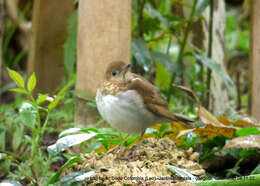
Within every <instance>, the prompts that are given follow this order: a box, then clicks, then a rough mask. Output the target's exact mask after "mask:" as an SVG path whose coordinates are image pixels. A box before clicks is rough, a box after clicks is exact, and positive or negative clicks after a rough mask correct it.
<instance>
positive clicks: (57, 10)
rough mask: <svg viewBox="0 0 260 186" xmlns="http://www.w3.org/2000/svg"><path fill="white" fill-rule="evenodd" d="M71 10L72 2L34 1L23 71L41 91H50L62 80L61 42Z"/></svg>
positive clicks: (67, 0) (70, 0)
mask: <svg viewBox="0 0 260 186" xmlns="http://www.w3.org/2000/svg"><path fill="white" fill-rule="evenodd" d="M73 9H74V0H37V1H34V7H33V21H32V24H33V26H32V38H31V43H30V50H29V61H28V68H27V71H28V74H31V73H32V72H35V73H36V78H37V89H38V90H40V91H41V92H45V93H46V92H48V93H49V92H53V91H54V90H55V89H56V88H57V86H58V85H59V84H60V83H61V80H62V78H63V74H64V67H63V43H64V41H65V38H66V34H67V27H68V19H69V17H70V15H71V13H72V11H73Z"/></svg>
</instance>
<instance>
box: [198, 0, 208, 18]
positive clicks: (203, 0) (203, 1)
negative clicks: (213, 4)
mask: <svg viewBox="0 0 260 186" xmlns="http://www.w3.org/2000/svg"><path fill="white" fill-rule="evenodd" d="M210 1H211V0H198V2H197V5H196V8H195V13H194V16H195V17H197V16H200V15H201V14H202V13H203V12H204V10H205V9H206V8H207V7H208V6H209V5H210Z"/></svg>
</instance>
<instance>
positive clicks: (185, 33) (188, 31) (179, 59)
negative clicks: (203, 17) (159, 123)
mask: <svg viewBox="0 0 260 186" xmlns="http://www.w3.org/2000/svg"><path fill="white" fill-rule="evenodd" d="M197 2H198V0H194V2H193V5H192V10H191V13H190V16H189V20H188V23H187V26H186V29H185V31H184V37H183V40H182V42H181V47H180V52H179V55H178V58H177V63H178V64H183V62H182V59H183V54H184V50H185V47H186V44H187V40H188V36H189V33H190V31H191V29H190V27H191V24H192V22H193V17H194V13H195V8H196V5H197ZM174 78H175V73H174V72H173V73H172V76H171V81H170V84H169V90H168V94H167V101H168V102H170V100H171V95H172V91H173V87H172V83H173V81H174Z"/></svg>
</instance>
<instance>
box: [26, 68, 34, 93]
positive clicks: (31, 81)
mask: <svg viewBox="0 0 260 186" xmlns="http://www.w3.org/2000/svg"><path fill="white" fill-rule="evenodd" d="M35 86H36V77H35V73H34V72H33V73H32V75H31V76H30V78H29V80H28V82H27V89H28V90H29V92H32V91H33V89H34V88H35Z"/></svg>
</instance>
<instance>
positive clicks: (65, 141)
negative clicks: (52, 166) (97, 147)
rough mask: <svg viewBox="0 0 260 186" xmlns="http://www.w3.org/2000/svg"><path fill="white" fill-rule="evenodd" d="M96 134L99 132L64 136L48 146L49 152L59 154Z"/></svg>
mask: <svg viewBox="0 0 260 186" xmlns="http://www.w3.org/2000/svg"><path fill="white" fill-rule="evenodd" d="M96 135H97V133H94V132H91V133H83V134H72V135H69V136H65V137H62V138H60V139H58V140H57V141H56V143H55V144H53V145H50V146H48V152H49V153H51V154H57V153H59V152H61V151H64V150H66V149H67V148H69V147H71V146H74V145H78V144H80V143H82V142H84V141H87V140H89V139H91V138H93V137H94V136H96Z"/></svg>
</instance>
